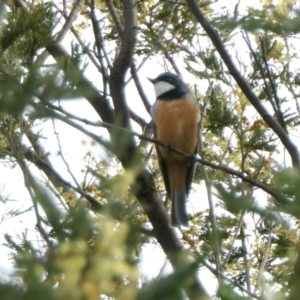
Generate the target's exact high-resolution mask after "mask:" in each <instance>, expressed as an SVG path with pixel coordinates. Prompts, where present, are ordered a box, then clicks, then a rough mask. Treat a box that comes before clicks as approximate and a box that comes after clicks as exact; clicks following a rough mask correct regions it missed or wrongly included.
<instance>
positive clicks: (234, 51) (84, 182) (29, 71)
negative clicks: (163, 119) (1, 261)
mask: <svg viewBox="0 0 300 300" xmlns="http://www.w3.org/2000/svg"><path fill="white" fill-rule="evenodd" d="M176 2H177V1H150V0H149V1H137V2H136V3H135V2H134V1H132V0H123V1H111V0H107V1H103V0H101V1H97V2H96V1H94V0H91V1H86V2H84V3H83V1H80V0H78V1H76V2H74V3H73V2H72V4H70V3H68V2H66V1H64V2H63V3H60V2H57V1H46V2H44V3H43V2H39V1H38V3H33V2H32V3H31V4H29V3H27V2H23V1H22V0H16V1H11V2H7V4H4V6H3V7H4V8H5V9H4V10H3V12H1V15H0V17H2V19H3V20H5V21H1V23H0V26H1V28H0V159H1V162H2V163H3V164H7V165H8V166H9V167H10V168H12V169H13V168H15V169H18V170H19V171H20V172H21V173H22V174H23V178H24V183H25V187H26V189H27V191H28V194H29V196H30V199H31V201H32V205H31V206H30V208H24V207H18V206H17V207H16V206H15V207H14V208H13V209H8V210H7V211H6V213H3V216H2V219H1V223H0V224H1V225H2V227H5V222H6V220H7V219H8V218H18V217H19V216H20V215H22V218H23V216H26V215H27V214H29V213H30V212H33V213H34V217H35V221H34V222H35V224H36V226H35V229H34V230H35V233H36V235H37V236H38V239H36V238H35V239H33V238H32V236H31V235H30V234H29V233H28V232H27V231H24V232H20V233H19V234H18V235H17V236H16V235H14V234H13V233H11V232H9V230H6V234H5V246H6V247H8V248H9V249H10V251H11V256H10V258H11V261H12V262H13V264H14V267H15V276H16V278H18V279H19V280H18V281H17V282H16V281H13V278H9V279H8V280H2V281H1V282H0V294H1V299H74V300H75V299H118V300H123V299H124V300H125V299H185V295H186V296H187V297H188V298H189V299H213V297H215V298H216V299H290V300H294V299H298V298H297V297H298V294H299V287H298V285H299V284H297V281H298V280H299V278H300V250H299V229H300V228H299V221H298V218H299V216H300V205H299V201H300V192H299V191H300V190H299V187H298V183H299V182H300V175H299V164H300V159H299V149H298V147H297V143H298V139H299V122H300V121H299V115H300V104H299V97H300V90H299V82H300V80H299V74H300V71H299V68H298V67H297V66H298V65H299V57H298V56H299V45H298V44H297V42H295V41H296V40H297V39H298V38H299V35H298V33H299V28H300V27H299V4H298V1H294V0H288V1H283V0H282V1H277V2H276V3H274V2H275V1H271V2H272V3H270V1H260V4H258V5H257V6H256V7H251V6H248V7H246V8H245V6H244V4H245V2H247V3H248V1H237V3H236V5H232V4H230V5H229V4H228V2H226V1H212V2H208V1H196V2H197V6H198V7H199V8H200V9H201V11H202V12H203V13H204V14H205V16H206V18H207V19H208V20H209V22H208V24H209V26H211V25H212V26H213V28H214V30H213V32H214V33H216V32H217V33H218V36H220V37H221V39H222V42H221V43H219V44H218V43H216V39H214V38H213V37H212V33H211V32H210V31H209V30H207V27H205V26H203V27H202V26H200V24H199V23H198V21H199V18H197V20H196V18H195V16H196V15H197V14H196V11H195V10H194V9H191V7H192V6H191V3H192V2H195V1H186V2H185V1H178V3H176ZM187 4H188V5H187ZM248 4H249V3H248ZM0 9H1V8H0ZM199 22H200V21H199ZM202 25H203V24H202ZM203 28H204V29H203ZM208 29H209V28H208ZM65 36H66V37H67V38H65V40H63V41H61V40H60V39H61V38H64V37H65ZM213 43H214V45H213ZM224 53H225V54H224ZM226 53H230V60H231V61H229V64H230V62H233V63H234V64H235V65H236V66H237V68H238V69H237V71H235V70H232V69H230V68H228V61H226V59H227V58H226ZM120 58H122V59H120ZM154 64H155V69H161V71H163V70H169V71H172V72H175V73H178V74H179V75H180V74H183V77H184V78H187V81H189V80H191V81H190V82H188V83H189V84H190V88H191V90H192V91H193V93H194V95H195V97H196V98H197V99H198V101H199V105H200V107H201V121H202V125H203V126H201V128H200V136H201V143H200V150H199V155H200V156H201V160H199V159H198V161H200V162H201V166H200V165H199V167H198V168H197V170H196V175H195V183H198V184H195V189H194V192H193V193H192V194H191V195H190V199H191V200H189V202H188V207H189V208H190V210H189V212H190V221H191V226H190V228H185V229H181V228H180V229H174V228H172V227H170V225H169V222H168V213H167V209H169V207H168V203H165V206H164V205H162V202H163V201H162V200H164V199H165V188H164V185H163V182H162V178H161V174H160V171H159V168H158V162H157V159H156V155H155V152H154V151H153V145H154V144H153V143H150V142H149V139H150V140H151V134H152V127H151V122H149V120H150V115H149V114H150V107H151V104H150V102H151V101H150V100H149V99H148V96H147V94H148V93H145V88H146V86H145V85H144V81H143V76H142V75H141V73H142V72H147V70H150V69H151V68H154V67H153V65H154ZM156 66H157V67H156ZM129 69H130V71H131V72H130V74H129V72H128V70H129ZM145 70H146V71H145ZM139 72H140V73H139ZM239 76H242V77H243V78H244V79H245V80H246V82H247V86H246V88H244V89H243V88H242V86H241V80H239V79H238V78H239ZM193 83H196V84H195V85H193ZM134 88H135V89H134ZM245 89H246V90H245ZM251 91H252V92H251ZM147 92H148V90H147ZM129 93H131V94H130V96H131V97H129ZM74 99H77V100H78V101H81V102H80V103H82V107H87V106H88V107H89V108H92V110H93V113H94V114H95V115H96V121H95V118H94V117H92V116H90V115H89V114H88V113H86V111H85V108H82V110H80V112H77V113H74V112H73V110H72V109H71V108H70V106H68V105H66V104H69V102H68V101H69V100H72V101H73V100H74ZM132 100H133V102H132ZM71 103H73V102H71ZM87 104H88V105H87ZM260 108H263V109H260ZM100 120H101V121H100ZM63 125H65V126H68V128H70V130H71V128H72V130H73V129H76V134H74V135H73V134H71V133H70V135H72V139H73V140H76V139H78V140H79V139H80V137H79V134H81V135H82V136H84V140H83V141H82V142H81V146H82V148H84V149H85V150H84V151H85V153H84V155H83V160H84V164H85V167H84V168H81V167H78V165H77V164H76V163H75V161H74V160H73V161H72V159H71V158H70V157H68V155H65V148H64V147H65V144H64V141H63V140H62V139H61V137H60V132H59V128H60V127H59V126H63ZM86 125H89V126H86ZM51 126H52V127H51ZM41 127H43V129H44V130H40V128H41ZM48 127H51V128H53V132H54V133H53V135H52V134H49V131H48V130H46V129H47V128H48ZM278 127H279V129H278ZM104 128H105V130H104ZM132 128H135V131H133V130H132ZM70 132H71V131H70ZM72 132H74V131H72ZM77 134H78V135H77ZM137 135H138V137H139V138H140V141H138V139H137V138H136V136H137ZM291 137H292V138H291ZM53 138H55V141H56V142H55V143H56V145H51V147H53V148H51V147H50V146H49V148H48V145H47V146H45V147H44V144H43V141H44V140H50V139H53ZM295 141H296V142H295ZM171 146H172V145H171ZM74 148H75V146H74ZM76 150H77V149H76ZM78 150H79V149H78ZM170 151H172V148H170ZM74 152H76V151H75V149H74ZM56 158H60V159H61V161H62V162H63V167H64V169H65V170H67V175H66V174H65V173H64V172H61V169H60V167H59V166H57V165H56V164H55V163H54V162H55V159H56ZM194 159H195V158H194ZM60 164H61V162H60ZM207 164H208V166H207ZM75 170H76V171H75ZM78 174H79V175H78ZM15 184H16V185H18V187H20V186H21V185H23V183H22V182H16V183H15ZM1 189H2V186H1ZM1 193H2V195H1V205H2V206H3V207H5V206H8V205H9V204H10V202H12V201H10V200H9V197H7V195H5V193H4V192H3V191H1ZM199 194H201V199H200V196H199ZM204 195H207V197H206V196H204ZM202 198H203V199H202ZM194 199H196V201H194ZM206 199H207V200H208V201H207V200H206ZM200 200H201V203H207V202H208V204H207V205H206V206H205V207H204V208H201V209H199V205H198V202H199V201H200ZM166 208H167V209H166ZM24 218H25V217H24ZM153 245H156V246H159V247H161V249H162V251H164V253H165V255H166V257H167V259H168V262H169V263H170V264H171V265H172V268H173V271H170V272H168V273H167V272H164V270H163V269H162V271H161V274H159V275H158V276H157V278H154V279H149V278H147V279H145V278H143V276H144V274H142V273H141V269H140V267H139V265H140V263H141V264H142V263H143V261H142V260H153V261H155V257H146V258H145V257H143V255H141V253H142V252H143V250H144V249H147V248H149V247H153ZM203 270H205V272H210V273H211V274H212V275H211V276H213V277H214V282H215V285H217V288H216V291H211V290H212V289H210V290H209V293H210V295H208V293H206V292H205V288H203V286H204V287H207V286H208V287H209V286H210V285H212V284H211V283H210V282H206V281H205V280H200V279H199V276H198V275H199V272H200V273H201V272H203ZM152 271H153V270H149V273H150V272H152ZM207 281H208V280H207Z"/></svg>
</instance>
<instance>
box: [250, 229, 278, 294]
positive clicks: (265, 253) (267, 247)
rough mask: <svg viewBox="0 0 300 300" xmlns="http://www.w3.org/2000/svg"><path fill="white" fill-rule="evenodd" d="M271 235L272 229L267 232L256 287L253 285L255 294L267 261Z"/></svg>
mask: <svg viewBox="0 0 300 300" xmlns="http://www.w3.org/2000/svg"><path fill="white" fill-rule="evenodd" d="M272 234H273V228H271V230H270V232H269V236H268V240H267V242H266V243H265V251H264V258H263V260H262V262H261V264H260V267H259V273H258V276H257V282H256V285H255V288H254V293H256V291H257V289H258V287H259V284H260V282H261V280H262V278H263V272H264V270H265V266H266V263H267V260H268V252H269V249H270V246H271V240H272Z"/></svg>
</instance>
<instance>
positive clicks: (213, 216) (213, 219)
mask: <svg viewBox="0 0 300 300" xmlns="http://www.w3.org/2000/svg"><path fill="white" fill-rule="evenodd" d="M212 89H213V83H212V82H211V83H210V85H209V87H208V90H207V92H206V97H205V100H204V104H203V108H202V112H201V119H200V124H199V136H200V139H199V150H200V153H201V157H202V159H205V152H204V146H203V143H202V133H203V122H204V117H205V114H206V108H207V105H208V103H209V99H210V96H211V92H212ZM201 170H202V174H203V176H204V181H205V185H206V191H207V198H208V203H209V209H210V213H209V216H210V221H211V224H212V234H211V237H212V243H213V248H214V253H215V259H216V267H217V278H218V280H220V275H219V273H220V271H221V261H220V248H219V243H218V239H217V235H218V234H217V219H216V213H215V207H214V201H213V197H212V183H211V180H210V179H209V177H208V174H207V171H206V167H205V165H201Z"/></svg>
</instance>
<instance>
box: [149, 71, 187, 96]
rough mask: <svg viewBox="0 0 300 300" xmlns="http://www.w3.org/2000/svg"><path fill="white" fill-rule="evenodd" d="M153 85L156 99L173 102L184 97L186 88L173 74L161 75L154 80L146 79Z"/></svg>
mask: <svg viewBox="0 0 300 300" xmlns="http://www.w3.org/2000/svg"><path fill="white" fill-rule="evenodd" d="M148 79H149V80H150V81H151V82H152V83H153V85H154V90H155V94H156V98H157V99H159V100H171V99H172V100H175V99H180V98H182V97H184V96H186V95H187V94H188V93H189V92H190V91H189V88H188V86H187V85H186V84H185V83H184V82H183V81H182V80H181V79H180V77H179V76H177V75H176V74H173V73H169V72H166V73H162V74H160V75H159V76H158V77H157V78H155V79H150V78H148Z"/></svg>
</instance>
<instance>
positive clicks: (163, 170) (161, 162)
mask: <svg viewBox="0 0 300 300" xmlns="http://www.w3.org/2000/svg"><path fill="white" fill-rule="evenodd" d="M153 133H154V137H155V138H157V130H156V126H155V123H154V122H153ZM155 148H156V153H157V159H158V164H159V168H160V171H161V173H162V176H163V180H164V184H165V187H166V191H167V195H168V197H169V198H170V199H171V187H170V182H169V176H168V170H167V166H166V163H165V161H164V159H163V157H162V155H161V153H160V151H159V147H158V145H157V144H155Z"/></svg>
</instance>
